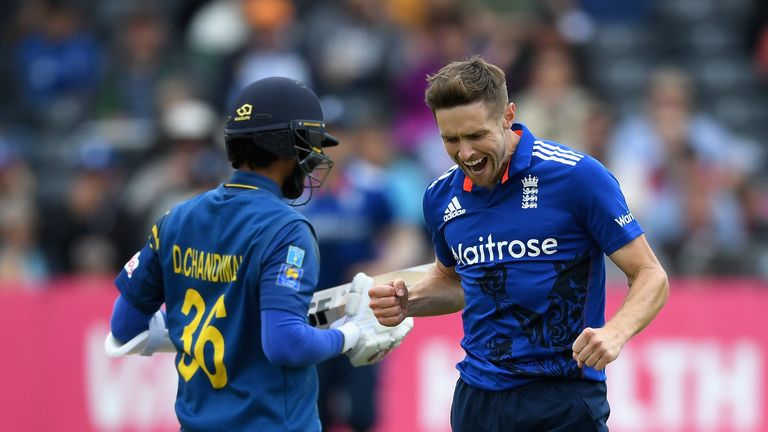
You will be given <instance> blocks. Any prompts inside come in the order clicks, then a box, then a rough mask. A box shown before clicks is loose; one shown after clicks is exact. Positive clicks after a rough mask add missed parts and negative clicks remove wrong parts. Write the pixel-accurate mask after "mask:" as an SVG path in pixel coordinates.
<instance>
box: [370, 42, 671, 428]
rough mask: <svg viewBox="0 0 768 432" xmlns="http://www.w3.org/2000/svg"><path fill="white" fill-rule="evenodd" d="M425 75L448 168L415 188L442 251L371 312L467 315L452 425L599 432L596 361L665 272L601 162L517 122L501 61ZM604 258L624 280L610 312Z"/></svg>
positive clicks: (622, 339) (386, 292)
mask: <svg viewBox="0 0 768 432" xmlns="http://www.w3.org/2000/svg"><path fill="white" fill-rule="evenodd" d="M428 81H429V85H428V88H427V90H426V103H427V105H429V107H430V109H431V110H432V112H433V113H434V115H435V119H436V122H437V126H438V128H439V130H440V134H441V136H442V139H443V144H444V147H445V151H446V152H447V153H448V155H449V156H450V157H451V158H453V159H454V161H455V162H456V164H457V166H455V167H453V168H451V169H449V170H448V171H446V172H445V173H444V174H443V175H441V176H440V177H438V178H437V180H435V181H434V182H433V183H432V184H431V185H430V186H429V187H428V188H427V190H426V192H425V194H424V200H423V208H424V218H425V221H426V225H427V228H428V230H429V232H430V234H431V237H432V243H433V245H434V248H435V254H436V257H437V259H436V260H435V265H434V267H432V268H431V269H430V270H429V271H428V272H427V275H426V276H425V277H424V278H423V279H422V280H421V281H420V282H418V283H416V284H414V285H413V286H410V287H406V286H405V283H404V282H403V281H402V280H397V279H396V280H394V281H392V282H391V283H390V284H388V285H376V286H374V287H373V288H371V290H370V296H371V307H372V309H373V310H374V313H375V314H376V316H377V318H378V319H379V322H380V323H382V324H384V325H396V324H397V323H399V322H400V321H402V320H403V319H404V318H405V317H406V316H415V317H418V316H432V315H441V314H448V313H453V312H457V311H460V310H461V311H463V312H462V321H463V327H464V338H463V339H462V342H461V345H462V347H463V348H464V350H465V352H466V357H465V358H464V360H463V361H461V362H460V363H459V364H458V365H457V368H458V370H459V374H460V379H459V380H458V382H457V384H456V389H455V392H454V397H453V405H452V408H451V426H452V428H453V430H454V431H457V432H459V431H478V430H483V431H509V430H515V431H536V432H543V431H605V430H607V426H606V421H607V418H608V415H609V411H610V410H609V406H608V401H607V399H606V385H605V378H606V377H605V371H604V369H605V366H606V365H607V364H608V363H610V362H612V361H614V360H615V359H616V358H617V357H618V355H619V352H620V351H621V349H622V347H623V346H624V344H625V343H626V342H627V341H628V340H629V339H630V338H631V337H632V336H633V335H635V334H636V333H638V332H639V331H640V330H642V329H643V328H644V327H645V326H647V325H648V324H649V323H650V322H651V320H652V319H653V318H654V316H656V314H657V313H658V312H659V310H660V309H661V307H662V306H663V304H664V303H665V301H666V299H667V297H668V290H669V284H668V281H667V276H666V273H665V272H664V270H663V268H662V267H661V265H660V264H659V262H658V260H657V259H656V257H655V255H654V253H653V252H652V250H651V248H650V247H649V245H648V242H647V241H646V239H645V236H644V235H643V230H642V229H641V228H640V225H639V224H638V222H637V221H636V220H634V217H633V216H632V213H631V212H630V210H629V208H628V207H627V204H626V201H625V199H624V196H623V195H622V192H621V190H620V188H619V184H618V182H617V181H616V179H615V178H614V177H613V176H612V175H611V174H610V173H609V172H608V171H607V170H606V169H605V168H604V167H603V166H602V165H601V164H600V163H599V162H597V161H596V160H595V159H593V158H592V157H590V156H587V155H584V154H582V153H579V152H576V151H573V150H572V149H570V148H568V147H566V146H565V145H563V144H559V143H555V142H552V141H547V140H546V139H543V138H537V137H535V136H534V135H533V133H532V132H531V131H529V130H528V129H527V128H526V127H525V126H524V125H522V124H519V123H514V118H515V109H516V107H515V105H514V104H513V103H510V102H509V99H508V94H507V88H506V82H505V76H504V73H503V72H502V71H501V70H500V69H499V68H498V67H496V66H494V65H491V64H489V63H486V62H485V61H484V60H483V59H481V58H479V57H474V58H471V59H469V60H467V61H462V62H455V63H451V64H449V65H447V66H445V67H443V68H442V69H441V70H440V71H439V72H438V73H437V74H435V75H433V76H430V77H429V79H428ZM457 167H458V168H460V169H457ZM604 255H608V257H609V258H611V260H613V262H614V263H616V265H617V266H618V267H619V268H620V269H621V270H622V271H623V272H624V273H625V274H626V276H627V280H628V285H629V292H628V294H627V296H626V299H625V301H624V304H623V305H622V307H621V308H620V309H619V310H618V311H617V312H616V314H615V315H614V316H613V317H612V318H611V319H610V320H609V321H608V322H605V319H604V312H605V262H604Z"/></svg>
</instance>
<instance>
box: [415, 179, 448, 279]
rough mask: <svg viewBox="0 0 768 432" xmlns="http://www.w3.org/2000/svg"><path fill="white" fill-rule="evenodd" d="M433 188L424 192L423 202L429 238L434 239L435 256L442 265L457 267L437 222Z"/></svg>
mask: <svg viewBox="0 0 768 432" xmlns="http://www.w3.org/2000/svg"><path fill="white" fill-rule="evenodd" d="M432 191H433V189H432V188H428V189H427V191H426V192H424V200H423V202H422V206H423V212H424V223H425V224H426V226H427V231H428V232H429V238H430V239H432V246H434V248H435V256H436V257H437V259H439V260H440V263H441V264H443V265H444V266H446V267H454V266H456V259H455V258H454V257H453V252H451V248H450V247H449V246H448V243H446V241H445V235H444V234H443V231H442V230H441V229H440V225H439V223H437V222H436V221H435V218H434V217H433V214H434V209H433V207H434V204H433V203H432V199H431V198H432Z"/></svg>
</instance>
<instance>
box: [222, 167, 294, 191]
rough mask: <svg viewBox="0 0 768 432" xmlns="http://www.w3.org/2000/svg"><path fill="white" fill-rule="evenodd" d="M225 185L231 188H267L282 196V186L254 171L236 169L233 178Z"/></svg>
mask: <svg viewBox="0 0 768 432" xmlns="http://www.w3.org/2000/svg"><path fill="white" fill-rule="evenodd" d="M224 187H226V188H231V189H265V190H268V191H270V192H272V193H274V194H275V195H277V196H282V193H281V192H280V187H279V186H278V185H277V183H275V182H274V181H273V180H272V179H270V178H268V177H265V176H263V175H261V174H256V173H253V172H247V171H241V170H235V173H234V174H232V179H231V180H230V181H228V182H226V183H224Z"/></svg>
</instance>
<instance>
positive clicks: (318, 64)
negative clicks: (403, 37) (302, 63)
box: [302, 0, 402, 102]
mask: <svg viewBox="0 0 768 432" xmlns="http://www.w3.org/2000/svg"><path fill="white" fill-rule="evenodd" d="M305 28H306V32H305V34H304V38H303V44H302V45H303V53H304V55H305V56H306V58H307V60H308V61H309V64H310V67H311V69H312V76H313V81H314V84H315V85H314V87H315V89H316V90H317V91H318V93H319V94H323V95H327V94H333V95H335V96H337V97H339V98H342V99H343V100H344V101H345V102H346V101H349V100H378V101H380V102H389V89H390V86H391V82H392V81H391V80H392V76H393V74H394V72H395V71H396V69H397V68H399V67H400V66H401V65H402V56H401V53H402V46H401V41H400V35H399V33H398V32H397V31H396V29H395V27H394V26H393V24H392V22H391V21H390V20H389V18H388V16H387V14H385V13H382V11H381V5H380V4H379V2H378V1H376V0H339V1H335V2H322V3H319V4H318V5H317V6H316V7H315V8H314V10H313V11H312V12H310V13H309V14H308V15H307V16H306V17H305Z"/></svg>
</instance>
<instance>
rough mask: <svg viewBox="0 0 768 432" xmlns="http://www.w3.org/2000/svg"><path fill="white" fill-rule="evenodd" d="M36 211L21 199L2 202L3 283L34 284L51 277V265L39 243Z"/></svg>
mask: <svg viewBox="0 0 768 432" xmlns="http://www.w3.org/2000/svg"><path fill="white" fill-rule="evenodd" d="M36 229H37V214H36V213H35V209H34V208H33V207H32V206H31V205H30V204H29V203H27V202H25V201H22V200H3V205H2V206H0V287H3V286H15V284H10V282H15V283H20V284H23V285H25V286H26V285H27V284H30V285H29V286H35V283H39V282H42V281H44V280H45V278H47V277H48V265H47V263H46V260H45V256H44V255H43V252H42V250H41V249H40V247H39V245H38V243H37V233H36Z"/></svg>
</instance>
